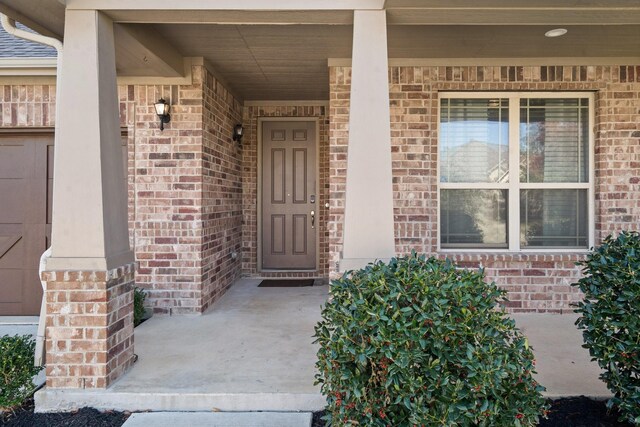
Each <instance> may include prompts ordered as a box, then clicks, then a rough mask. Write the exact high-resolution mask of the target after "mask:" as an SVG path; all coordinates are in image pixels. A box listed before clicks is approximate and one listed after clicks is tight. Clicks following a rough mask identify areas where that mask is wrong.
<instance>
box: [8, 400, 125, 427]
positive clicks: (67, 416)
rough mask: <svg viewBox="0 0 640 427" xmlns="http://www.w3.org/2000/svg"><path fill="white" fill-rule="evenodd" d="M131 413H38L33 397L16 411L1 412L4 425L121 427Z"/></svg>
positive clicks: (86, 410) (82, 410) (9, 426)
mask: <svg viewBox="0 0 640 427" xmlns="http://www.w3.org/2000/svg"><path fill="white" fill-rule="evenodd" d="M129 415H131V414H130V413H128V412H115V411H107V412H100V411H98V410H96V409H92V408H83V409H80V410H79V411H75V412H64V413H52V414H36V413H34V412H33V399H29V400H27V401H26V402H25V404H24V405H22V406H21V407H20V408H18V409H16V410H15V411H14V412H6V413H1V414H0V426H4V427H34V426H38V427H89V426H90V427H120V426H121V425H122V424H124V422H125V421H126V420H127V418H129Z"/></svg>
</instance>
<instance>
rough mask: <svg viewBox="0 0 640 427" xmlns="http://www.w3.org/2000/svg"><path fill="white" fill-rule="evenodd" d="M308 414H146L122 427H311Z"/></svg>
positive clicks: (136, 417)
mask: <svg viewBox="0 0 640 427" xmlns="http://www.w3.org/2000/svg"><path fill="white" fill-rule="evenodd" d="M312 418H313V417H312V414H311V413H310V412H304V413H292V412H148V413H138V414H133V415H131V417H129V419H128V420H127V421H126V422H125V423H124V424H123V427H179V426H189V427H311V421H312Z"/></svg>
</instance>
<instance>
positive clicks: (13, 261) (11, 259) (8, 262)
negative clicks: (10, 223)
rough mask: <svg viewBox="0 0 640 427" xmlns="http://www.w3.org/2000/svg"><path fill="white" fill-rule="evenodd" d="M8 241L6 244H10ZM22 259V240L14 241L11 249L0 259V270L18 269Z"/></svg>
mask: <svg viewBox="0 0 640 427" xmlns="http://www.w3.org/2000/svg"><path fill="white" fill-rule="evenodd" d="M14 240H15V239H14ZM10 241H11V240H9V241H8V242H7V243H8V244H10ZM23 258H24V239H22V238H21V239H20V240H17V241H15V243H14V244H13V245H11V248H8V250H6V251H5V252H4V254H3V255H2V256H1V257H0V269H3V268H7V269H12V268H20V267H21V266H22V264H23Z"/></svg>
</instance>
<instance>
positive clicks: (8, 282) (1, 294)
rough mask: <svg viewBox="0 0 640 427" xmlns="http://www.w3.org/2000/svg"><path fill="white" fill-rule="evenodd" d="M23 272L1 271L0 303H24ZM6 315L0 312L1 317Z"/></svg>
mask: <svg viewBox="0 0 640 427" xmlns="http://www.w3.org/2000/svg"><path fill="white" fill-rule="evenodd" d="M23 281H24V271H23V270H9V269H2V270H0V301H2V302H3V303H19V302H22V284H23ZM1 314H4V313H2V312H0V315H1Z"/></svg>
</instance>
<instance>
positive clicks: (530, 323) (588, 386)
mask: <svg viewBox="0 0 640 427" xmlns="http://www.w3.org/2000/svg"><path fill="white" fill-rule="evenodd" d="M513 318H514V319H515V321H516V325H517V326H518V327H519V328H520V330H521V331H522V332H523V333H524V334H525V336H526V337H527V338H528V339H529V344H530V345H531V346H532V347H533V352H534V354H535V356H536V368H537V371H538V375H537V376H536V380H537V381H538V382H539V383H540V384H542V385H543V386H545V387H546V388H547V391H546V393H545V396H547V397H550V398H552V399H555V398H559V397H567V396H588V397H592V398H595V399H608V398H609V397H611V392H610V391H609V390H608V389H607V387H606V385H605V384H604V383H603V382H602V381H601V380H600V379H599V378H598V376H599V375H600V372H601V371H600V367H598V364H597V363H596V362H592V361H591V356H589V350H587V349H584V348H582V344H583V341H582V332H581V331H580V330H578V328H577V327H576V326H575V322H576V319H577V318H578V315H576V314H563V315H545V314H515V315H513Z"/></svg>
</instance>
